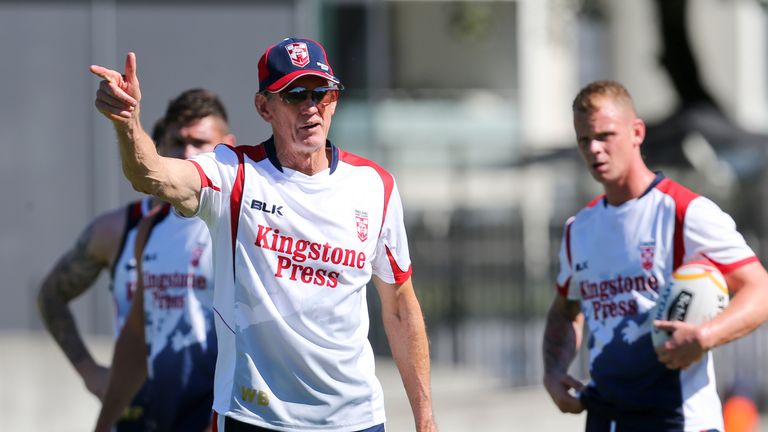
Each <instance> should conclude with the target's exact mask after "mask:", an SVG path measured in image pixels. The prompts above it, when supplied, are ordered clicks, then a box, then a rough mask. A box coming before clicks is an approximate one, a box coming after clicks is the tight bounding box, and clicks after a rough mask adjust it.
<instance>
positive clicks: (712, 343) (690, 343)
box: [654, 262, 768, 369]
mask: <svg viewBox="0 0 768 432" xmlns="http://www.w3.org/2000/svg"><path fill="white" fill-rule="evenodd" d="M724 276H725V281H726V283H727V284H728V289H729V290H730V292H731V293H732V295H733V297H732V298H731V301H730V304H729V305H728V307H727V308H725V310H724V311H723V312H722V313H720V315H718V316H716V317H715V318H713V319H712V320H710V321H708V322H706V323H704V324H702V325H700V326H695V325H691V324H688V323H685V322H682V321H674V322H672V321H655V322H654V325H655V326H656V327H657V328H659V329H661V330H667V331H670V332H672V337H671V338H670V339H669V340H668V341H667V342H665V343H664V345H662V346H660V347H658V348H657V349H656V352H657V354H658V356H659V361H661V362H662V363H664V364H665V365H667V367H669V368H671V369H685V368H687V367H688V366H690V365H691V364H692V363H693V362H695V361H697V360H699V358H701V356H702V355H704V353H705V352H706V351H707V350H709V349H712V348H715V347H717V346H720V345H723V344H726V343H728V342H731V341H733V340H736V339H738V338H741V337H743V336H746V335H747V334H749V333H750V332H752V331H753V330H754V329H756V328H757V327H759V326H760V324H762V323H763V322H765V321H766V320H767V319H768V308H766V307H765V305H766V304H768V273H766V271H765V268H763V266H762V265H761V264H760V263H759V262H752V263H749V264H746V265H744V266H742V267H739V268H738V269H736V270H733V271H731V272H729V273H727V274H725V275H724Z"/></svg>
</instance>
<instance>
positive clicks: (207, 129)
mask: <svg viewBox="0 0 768 432" xmlns="http://www.w3.org/2000/svg"><path fill="white" fill-rule="evenodd" d="M171 133H174V134H175V135H176V136H177V137H178V138H179V139H167V140H165V142H164V143H162V144H160V145H159V146H158V148H157V151H158V153H160V154H161V155H163V156H167V157H174V158H179V159H189V158H191V157H193V156H195V155H198V154H200V153H205V152H210V151H213V149H214V147H216V145H218V144H220V143H226V144H229V145H234V144H235V136H234V135H232V134H230V133H228V131H227V125H226V124H225V123H224V120H222V119H220V118H218V117H214V116H208V117H203V118H201V119H198V120H195V121H193V122H191V123H188V124H185V125H183V126H181V127H180V128H178V129H177V130H175V131H172V132H171Z"/></svg>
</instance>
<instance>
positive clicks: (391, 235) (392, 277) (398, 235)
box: [372, 184, 412, 285]
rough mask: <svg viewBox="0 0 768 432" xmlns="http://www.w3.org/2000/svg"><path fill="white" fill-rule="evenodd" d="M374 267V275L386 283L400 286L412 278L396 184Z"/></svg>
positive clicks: (375, 256) (388, 207)
mask: <svg viewBox="0 0 768 432" xmlns="http://www.w3.org/2000/svg"><path fill="white" fill-rule="evenodd" d="M372 266H373V273H374V274H375V275H376V276H378V277H379V278H380V279H381V280H383V281H384V282H386V283H390V284H396V285H400V284H402V283H403V282H405V281H406V280H408V278H409V277H410V276H411V272H412V269H411V257H410V254H409V252H408V237H407V235H406V232H405V224H404V222H403V205H402V202H401V201H400V193H399V192H398V190H397V185H396V184H395V185H394V186H393V188H392V192H391V195H390V198H389V201H388V203H387V208H386V214H385V216H384V222H383V223H382V227H381V234H380V235H379V239H378V242H377V244H376V253H375V254H374V258H373V262H372Z"/></svg>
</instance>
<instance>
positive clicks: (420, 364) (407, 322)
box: [384, 300, 434, 431]
mask: <svg viewBox="0 0 768 432" xmlns="http://www.w3.org/2000/svg"><path fill="white" fill-rule="evenodd" d="M400 303H402V304H401V305H400V306H399V307H398V313H397V314H392V315H391V316H388V317H385V319H384V326H385V330H386V333H387V338H388V340H389V344H390V347H391V349H392V356H393V358H394V360H395V364H396V365H397V368H398V370H399V371H400V376H401V378H402V380H403V385H404V387H405V392H406V394H407V396H408V401H409V402H410V404H411V409H412V411H413V415H414V420H415V422H416V426H417V430H418V431H422V430H429V427H430V425H432V424H433V423H434V419H433V413H432V395H431V389H430V358H429V343H428V341H427V334H426V330H425V327H424V318H423V316H422V314H421V309H420V307H419V306H418V303H416V304H415V305H414V304H412V303H411V302H408V301H407V300H401V301H400Z"/></svg>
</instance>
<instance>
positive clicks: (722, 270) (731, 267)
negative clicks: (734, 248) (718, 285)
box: [704, 255, 759, 274]
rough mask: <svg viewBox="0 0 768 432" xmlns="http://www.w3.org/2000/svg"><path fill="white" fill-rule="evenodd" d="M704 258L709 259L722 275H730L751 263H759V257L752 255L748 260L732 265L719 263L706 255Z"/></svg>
mask: <svg viewBox="0 0 768 432" xmlns="http://www.w3.org/2000/svg"><path fill="white" fill-rule="evenodd" d="M704 258H706V259H708V260H709V262H711V263H712V264H713V265H714V266H715V267H717V269H718V270H720V273H722V274H728V273H730V272H732V271H734V270H736V269H738V268H740V267H742V266H745V265H747V264H749V263H753V262H756V261H759V260H758V259H757V256H755V255H752V256H751V257H747V258H744V259H741V260H738V261H736V262H733V263H730V264H723V263H719V262H717V261H715V260H713V259H712V258H710V257H708V256H706V255H704Z"/></svg>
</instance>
